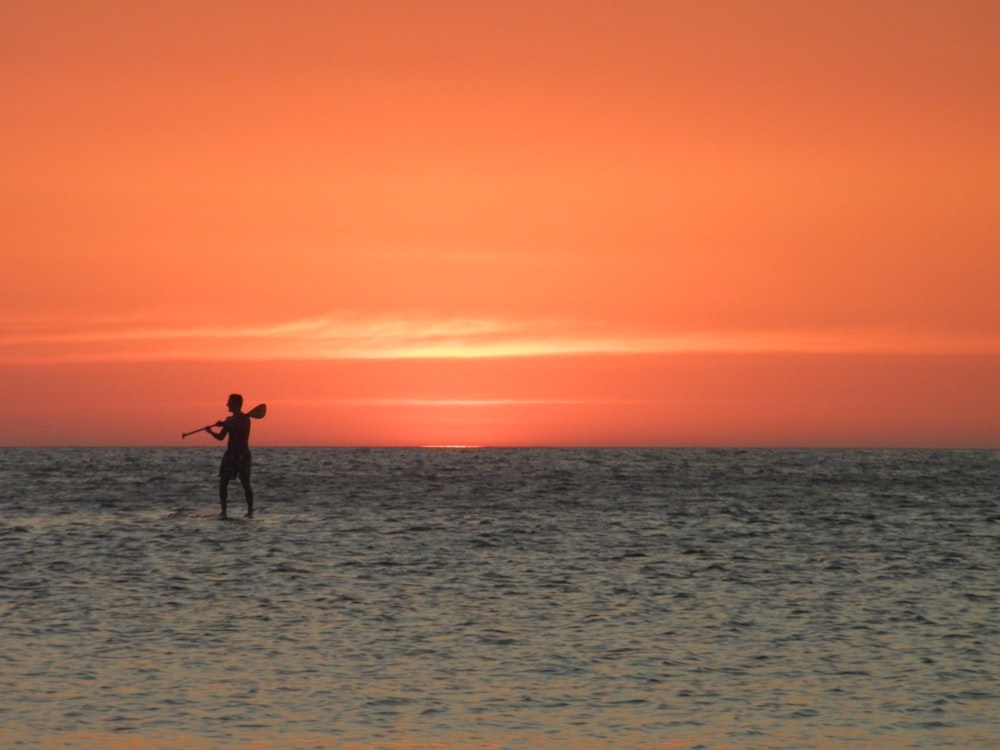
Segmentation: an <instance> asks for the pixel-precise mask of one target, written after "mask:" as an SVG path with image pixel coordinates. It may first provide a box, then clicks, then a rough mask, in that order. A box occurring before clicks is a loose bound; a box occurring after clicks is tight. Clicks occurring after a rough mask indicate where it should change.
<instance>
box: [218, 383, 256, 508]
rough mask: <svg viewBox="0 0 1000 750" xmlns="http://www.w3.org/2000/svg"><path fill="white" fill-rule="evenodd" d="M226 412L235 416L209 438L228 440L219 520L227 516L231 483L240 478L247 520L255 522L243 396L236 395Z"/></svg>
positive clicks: (227, 406)
mask: <svg viewBox="0 0 1000 750" xmlns="http://www.w3.org/2000/svg"><path fill="white" fill-rule="evenodd" d="M226 408H227V409H229V411H230V412H232V414H233V416H231V417H230V418H229V419H227V420H225V421H219V422H216V423H215V426H216V427H220V428H222V429H220V430H219V431H218V432H213V431H212V428H210V427H209V428H208V434H209V435H211V436H212V437H214V438H215V439H216V440H224V439H225V438H226V437H228V438H229V444H228V445H227V446H226V452H225V453H224V454H223V456H222V464H221V465H220V466H219V503H220V504H221V505H222V513H221V514H220V518H228V516H227V515H226V500H227V498H228V496H229V482H230V481H232V480H233V479H236V478H239V480H240V484H242V485H243V494H244V495H245V496H246V499H247V514H246V517H247V518H253V489H252V488H251V487H250V417H249V416H248V415H247V414H244V413H243V396H241V395H240V394H238V393H234V394H232V395H231V396H230V397H229V400H228V401H227V402H226Z"/></svg>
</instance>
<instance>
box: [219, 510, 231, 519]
mask: <svg viewBox="0 0 1000 750" xmlns="http://www.w3.org/2000/svg"><path fill="white" fill-rule="evenodd" d="M219 518H221V519H222V520H223V521H225V520H227V519H228V518H229V516H227V515H226V511H222V512H221V513H220V514H219Z"/></svg>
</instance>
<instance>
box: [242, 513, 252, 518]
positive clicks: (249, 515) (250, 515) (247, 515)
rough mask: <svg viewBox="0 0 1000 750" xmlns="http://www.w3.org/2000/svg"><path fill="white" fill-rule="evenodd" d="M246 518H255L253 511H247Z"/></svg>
mask: <svg viewBox="0 0 1000 750" xmlns="http://www.w3.org/2000/svg"><path fill="white" fill-rule="evenodd" d="M243 517H244V518H253V513H247V514H246V515H245V516H243Z"/></svg>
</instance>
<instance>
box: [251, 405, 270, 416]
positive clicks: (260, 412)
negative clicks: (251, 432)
mask: <svg viewBox="0 0 1000 750" xmlns="http://www.w3.org/2000/svg"><path fill="white" fill-rule="evenodd" d="M265 414H267V404H257V406H255V407H254V408H252V409H251V410H250V411H248V412H247V415H248V416H250V417H253V418H254V419H263V418H264V415H265Z"/></svg>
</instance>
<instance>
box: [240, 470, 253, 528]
mask: <svg viewBox="0 0 1000 750" xmlns="http://www.w3.org/2000/svg"><path fill="white" fill-rule="evenodd" d="M240 484H242V485H243V494H244V495H245V496H246V499H247V518H253V487H251V486H250V477H240Z"/></svg>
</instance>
